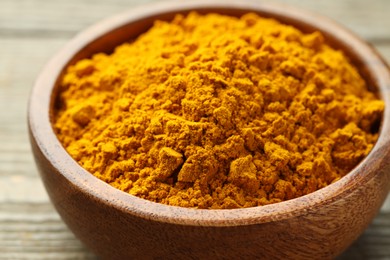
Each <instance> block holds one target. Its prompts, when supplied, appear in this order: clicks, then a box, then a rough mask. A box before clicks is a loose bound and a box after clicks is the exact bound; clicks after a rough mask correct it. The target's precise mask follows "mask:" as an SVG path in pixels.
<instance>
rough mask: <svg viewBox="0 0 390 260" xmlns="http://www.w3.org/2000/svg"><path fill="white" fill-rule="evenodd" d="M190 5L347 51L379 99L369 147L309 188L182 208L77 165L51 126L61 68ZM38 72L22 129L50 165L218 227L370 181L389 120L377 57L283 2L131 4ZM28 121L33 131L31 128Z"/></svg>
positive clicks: (98, 190) (122, 197)
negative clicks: (225, 206) (229, 206)
mask: <svg viewBox="0 0 390 260" xmlns="http://www.w3.org/2000/svg"><path fill="white" fill-rule="evenodd" d="M192 10H195V11H197V12H199V13H209V12H216V13H221V14H226V15H232V16H241V15H243V14H245V13H247V12H256V13H258V14H259V15H261V16H263V17H272V18H275V19H277V20H279V21H280V22H282V23H285V24H290V25H293V26H295V27H297V28H298V29H300V30H301V31H303V32H313V31H316V30H318V31H321V32H322V33H323V34H324V36H325V37H326V42H327V43H328V44H329V45H331V46H332V47H333V48H336V49H341V50H343V51H344V52H345V53H346V54H347V56H348V57H349V58H350V60H351V61H352V63H353V64H354V65H355V66H356V67H357V68H358V70H359V71H360V73H361V74H362V75H363V77H364V78H365V80H366V81H367V84H368V86H369V88H370V90H371V91H374V92H377V94H378V96H379V97H380V98H381V99H383V100H384V101H385V103H386V109H385V112H384V116H383V120H382V123H381V127H380V131H381V134H380V137H379V139H378V142H377V145H376V146H375V147H374V149H373V151H372V152H371V153H370V154H369V156H368V157H366V158H365V159H364V160H363V161H362V162H361V163H360V164H359V165H358V166H357V167H356V168H355V169H354V170H353V171H351V172H350V173H349V174H347V175H346V176H345V177H343V178H342V179H341V180H339V181H338V182H336V183H334V184H331V185H329V186H327V187H325V188H323V189H321V190H318V191H316V192H314V193H311V194H308V195H305V196H302V197H299V198H296V199H293V200H289V201H285V202H280V203H277V204H271V205H267V206H262V207H255V208H245V209H233V210H199V209H187V208H180V207H173V206H167V205H162V204H158V203H154V202H150V201H146V200H143V199H140V198H137V197H134V196H132V195H129V194H127V193H124V192H122V191H119V190H117V189H115V188H113V187H111V186H109V185H108V184H106V183H104V182H102V181H100V180H98V179H97V178H95V177H94V176H92V174H90V173H88V172H87V171H86V170H84V169H82V168H81V166H79V165H78V164H77V163H76V162H75V161H74V160H73V159H72V158H71V157H70V156H69V155H68V154H67V153H66V151H65V149H64V148H63V147H62V146H61V144H60V143H59V141H58V140H57V138H56V136H55V134H54V132H53V130H52V128H51V121H52V120H51V119H52V111H53V108H54V107H55V104H56V99H57V96H58V89H59V88H58V85H59V80H60V79H61V77H62V75H63V73H64V70H65V68H66V67H67V66H69V65H71V64H74V63H76V62H77V61H78V60H80V59H83V58H88V57H91V56H92V55H93V54H95V53H98V52H105V53H110V52H112V51H113V49H114V48H115V46H117V45H119V44H121V43H123V42H126V41H131V40H132V39H134V38H136V37H137V36H138V35H139V34H141V33H142V32H145V31H146V30H147V29H148V28H150V27H151V26H152V24H153V22H154V21H155V20H156V19H160V20H171V19H172V18H173V17H174V15H175V14H177V13H182V14H186V13H188V12H190V11H192ZM44 71H50V72H43V73H42V75H41V76H40V77H39V78H38V81H37V83H36V88H35V89H34V90H33V93H32V97H34V93H35V92H40V93H42V94H41V95H40V96H41V99H40V100H39V101H36V100H34V98H32V99H31V101H30V127H31V129H32V134H33V136H34V137H35V138H36V139H37V142H38V143H39V144H40V146H41V147H44V148H45V149H44V150H45V153H46V154H47V157H48V158H49V160H51V161H52V163H53V165H54V167H56V168H58V169H60V171H61V172H62V174H64V176H65V177H66V178H67V179H68V180H69V181H71V182H72V183H74V184H75V185H76V186H78V187H80V189H83V190H85V192H88V193H90V194H91V196H94V197H96V198H97V199H98V200H101V201H102V203H108V204H111V205H112V206H114V207H116V208H118V209H120V210H124V211H128V212H130V213H131V214H136V215H139V216H142V217H145V218H153V219H156V220H158V221H163V222H171V223H182V224H183V223H186V224H191V225H217V226H218V225H221V226H226V225H244V224H248V223H259V222H269V221H273V220H276V219H284V218H289V217H292V216H295V215H297V214H302V212H303V211H304V210H305V209H308V208H315V207H317V206H319V205H324V204H326V203H330V202H331V201H334V200H336V199H339V198H340V197H341V196H345V195H346V194H347V193H348V191H349V190H351V189H353V188H354V187H356V186H357V185H359V183H361V182H364V181H366V180H368V179H370V178H371V177H372V176H373V174H374V173H372V172H370V171H364V170H362V169H361V168H362V165H364V164H366V163H368V162H369V161H370V160H372V157H373V155H372V154H373V153H374V152H375V151H376V150H378V149H379V148H378V143H380V144H382V143H383V144H384V143H388V141H389V140H388V139H389V138H388V137H385V136H384V133H387V132H388V131H389V123H388V122H387V121H386V120H387V119H386V118H388V116H387V115H388V114H389V108H388V104H389V97H388V95H387V90H386V86H389V85H390V83H389V82H390V79H389V72H388V69H387V67H386V65H385V63H384V62H383V60H382V59H381V58H380V56H379V55H377V53H376V52H375V51H374V50H372V48H370V47H369V46H368V45H367V44H365V43H364V42H363V41H362V40H360V39H359V38H357V37H356V36H355V35H353V34H352V33H350V32H349V31H347V30H345V29H344V28H342V27H340V26H339V25H337V24H336V23H334V22H333V21H331V20H329V19H327V18H324V17H319V16H317V15H314V14H311V13H306V12H303V11H300V10H296V9H293V8H290V7H287V8H286V7H285V6H284V5H275V4H264V3H255V2H246V3H245V2H239V1H233V2H231V3H229V4H226V3H225V2H217V3H215V2H214V3H213V2H211V3H209V2H207V1H196V2H192V1H191V2H183V3H180V4H178V3H175V4H174V3H169V2H166V3H163V2H162V3H160V4H153V8H150V9H149V8H146V7H142V8H138V9H133V10H131V11H129V12H126V13H123V14H120V15H118V16H115V17H113V18H110V19H108V20H105V21H103V22H101V23H99V24H97V25H95V26H93V27H91V28H90V29H88V30H86V31H85V32H82V33H81V34H79V35H78V36H77V37H76V38H75V39H74V40H72V41H71V42H70V43H69V44H68V45H67V46H65V47H64V48H63V50H62V51H60V52H59V53H58V55H57V56H55V57H54V58H53V59H52V60H51V62H50V63H49V64H48V65H47V69H45V70H44ZM38 103H39V104H38ZM36 107H39V109H41V110H43V111H44V114H43V116H42V115H37V114H36V112H35V113H34V112H33V111H36V110H37V109H36ZM38 125H39V127H38ZM34 126H35V127H37V128H38V130H39V131H38V130H34ZM46 144H49V145H46ZM188 212H190V214H188Z"/></svg>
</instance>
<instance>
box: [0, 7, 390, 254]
mask: <svg viewBox="0 0 390 260" xmlns="http://www.w3.org/2000/svg"><path fill="white" fill-rule="evenodd" d="M153 2H156V1H155V0H154V1H153V0H111V1H106V0H0V259H97V258H96V257H95V256H94V255H93V254H92V253H91V252H89V251H88V250H87V249H85V248H84V246H83V245H82V244H81V243H80V242H79V241H78V240H77V239H76V238H75V237H74V235H73V234H72V233H71V232H70V231H69V230H68V229H67V227H66V226H65V224H64V223H63V222H62V221H61V219H60V217H59V216H58V214H57V213H56V212H55V210H54V208H53V207H52V205H51V204H50V201H49V198H48V197H47V195H46V192H45V190H44V187H43V185H42V183H41V181H40V178H39V174H38V171H37V169H36V167H35V164H34V161H33V158H32V154H31V150H30V145H29V140H28V133H27V124H26V112H27V101H28V95H29V92H30V90H31V88H32V86H33V84H34V80H35V78H36V77H37V75H38V73H39V71H40V69H42V67H43V65H44V64H45V63H46V62H47V61H48V59H49V58H50V57H51V56H52V55H53V54H54V53H55V52H56V51H58V50H59V49H60V48H61V46H63V45H64V44H65V43H66V42H68V41H69V39H70V38H72V37H73V36H74V35H75V34H77V33H78V32H79V31H81V30H83V29H85V28H86V27H88V26H89V25H91V24H93V23H95V22H97V21H99V20H101V19H102V18H105V17H108V16H111V15H113V14H115V13H118V12H121V11H123V10H126V9H129V8H132V7H134V6H137V5H141V4H146V3H153ZM268 2H279V3H285V4H288V5H292V6H295V7H300V8H303V9H307V10H311V11H315V12H317V13H319V14H323V15H326V16H328V17H331V18H333V19H334V20H336V21H338V22H339V23H341V24H343V25H344V26H346V27H347V28H349V29H350V30H352V31H354V32H355V33H356V34H358V35H359V36H361V37H362V38H364V39H366V40H367V41H368V42H370V43H371V44H372V45H374V46H375V47H376V48H377V49H378V51H379V52H380V53H381V54H382V55H383V57H384V58H385V59H386V60H387V61H388V62H390V29H389V28H390V1H388V0H372V1H367V0H317V1H311V0H278V1H274V0H268ZM86 214H88V212H86ZM339 259H390V199H388V200H387V202H386V203H385V205H384V206H383V207H382V209H381V212H380V213H379V214H378V216H377V217H376V218H375V220H374V221H373V223H372V224H371V226H370V227H369V228H368V229H367V230H366V231H365V233H364V234H363V235H362V236H361V237H360V238H359V239H358V240H357V241H356V242H355V244H353V245H352V246H351V247H350V248H349V249H348V250H347V251H346V252H345V253H344V254H343V255H342V256H341V257H340V258H339Z"/></svg>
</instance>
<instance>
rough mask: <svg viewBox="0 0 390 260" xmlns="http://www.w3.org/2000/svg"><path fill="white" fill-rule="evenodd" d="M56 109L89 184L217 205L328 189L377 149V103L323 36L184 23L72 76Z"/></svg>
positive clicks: (265, 22) (283, 28)
mask: <svg viewBox="0 0 390 260" xmlns="http://www.w3.org/2000/svg"><path fill="white" fill-rule="evenodd" d="M59 107H60V108H59V109H58V110H57V111H55V116H54V129H55V131H56V133H57V134H58V138H59V139H60V141H61V142H62V143H63V145H64V147H65V148H66V150H67V151H68V152H69V154H70V155H71V156H72V157H73V158H74V159H75V160H77V162H78V163H79V164H80V165H81V166H83V167H84V168H85V169H87V170H88V171H90V172H91V173H92V174H94V175H95V176H96V177H98V178H100V179H101V180H103V181H105V182H107V183H109V184H111V185H112V186H113V187H115V188H118V189H121V190H123V191H125V192H128V193H130V194H133V195H136V196H138V197H141V198H145V199H148V200H152V201H155V202H160V203H164V204H169V205H177V206H184V207H196V208H213V209H221V208H240V207H252V206H259V205H265V204H269V203H275V202H280V201H284V200H288V199H292V198H296V197H299V196H302V195H305V194H308V193H310V192H313V191H316V190H318V189H320V188H322V187H325V186H327V185H329V184H331V183H333V182H335V181H337V180H338V179H340V178H341V177H342V176H344V175H345V174H346V173H348V172H349V171H350V170H351V169H352V168H353V167H355V166H356V165H357V164H358V163H359V162H360V161H361V160H362V158H364V157H365V156H366V155H367V154H368V153H369V151H370V150H371V148H372V147H373V145H374V143H375V141H376V139H377V135H378V134H377V129H375V126H376V125H377V124H378V122H379V120H380V117H381V114H382V111H383V109H384V104H383V102H382V101H380V100H377V98H376V97H375V96H374V94H373V93H371V92H369V91H368V90H367V86H366V83H365V81H364V80H363V79H362V77H361V76H360V75H359V73H358V71H357V70H356V68H354V67H353V66H352V65H351V64H350V62H349V61H348V59H347V58H346V57H345V55H344V54H343V53H342V52H341V51H338V50H334V49H332V48H331V47H329V46H328V45H326V44H325V43H324V37H323V36H322V35H321V33H319V32H314V33H312V34H303V33H302V32H300V31H299V30H297V29H296V28H294V27H291V26H287V25H283V24H280V23H279V22H277V21H275V20H272V19H265V18H260V17H258V16H257V15H255V14H247V15H244V16H243V17H241V18H234V17H228V16H222V15H218V14H208V15H199V14H197V13H190V14H189V15H188V16H187V17H184V16H182V15H177V16H176V17H175V19H174V20H173V21H172V22H163V21H157V22H155V24H154V26H153V27H152V28H151V29H150V30H149V31H148V32H146V33H144V34H143V35H141V36H140V37H139V38H137V39H136V40H135V41H133V42H131V43H125V44H123V45H121V46H119V47H117V48H116V50H115V52H114V53H113V54H111V55H107V54H103V53H99V54H96V55H94V56H93V57H92V58H91V59H85V60H81V61H79V62H78V63H77V64H75V65H74V66H70V67H69V69H68V70H67V73H66V75H65V76H64V78H63V80H62V83H61V90H60V104H59Z"/></svg>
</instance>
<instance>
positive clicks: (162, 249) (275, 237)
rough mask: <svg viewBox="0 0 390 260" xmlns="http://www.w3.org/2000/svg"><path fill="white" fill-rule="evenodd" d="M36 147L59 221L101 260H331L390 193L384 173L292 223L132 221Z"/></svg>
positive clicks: (290, 220)
mask: <svg viewBox="0 0 390 260" xmlns="http://www.w3.org/2000/svg"><path fill="white" fill-rule="evenodd" d="M32 146H33V151H34V155H35V160H36V162H37V165H38V168H39V171H40V174H41V176H42V179H43V182H44V184H45V186H46V189H47V191H48V193H49V196H50V198H51V200H52V202H53V204H54V206H55V208H56V209H57V211H58V212H59V214H60V215H61V217H62V219H63V220H64V221H65V222H66V224H67V225H68V226H69V228H70V229H71V230H72V231H73V232H74V233H75V234H76V236H77V237H78V238H79V239H80V240H81V241H82V242H83V243H85V245H86V246H87V247H89V248H91V249H92V250H93V251H94V252H95V253H96V254H98V255H99V256H101V257H103V258H104V259H129V258H134V259H155V258H161V259H166V258H167V259H170V258H176V259H187V258H188V259H193V258H194V257H195V258H200V259H204V258H211V257H212V258H219V259H220V258H226V259H234V258H243V257H244V258H248V259H252V258H261V259H286V258H289V259H313V257H315V259H330V258H332V257H335V256H337V255H338V254H340V253H341V252H342V251H343V250H344V249H346V248H347V247H348V246H349V245H350V244H351V243H352V242H353V241H354V240H355V239H356V238H357V237H358V236H359V235H360V234H361V233H362V232H363V230H364V229H365V228H366V227H367V225H368V224H369V222H370V221H371V220H372V219H373V217H374V216H375V214H376V213H377V212H378V209H379V208H380V205H381V204H382V203H383V201H384V199H385V198H386V196H387V194H388V190H389V180H390V176H389V172H390V169H389V167H382V169H381V170H380V171H381V172H379V173H378V174H376V175H375V176H374V177H373V178H372V179H370V180H369V181H368V182H366V183H364V184H363V185H361V186H359V187H358V188H357V189H355V190H354V191H353V192H351V193H350V194H348V196H346V197H342V199H338V200H335V201H332V202H330V203H329V204H328V205H322V207H321V208H313V209H308V210H307V211H306V212H302V214H301V215H296V216H292V217H290V218H286V219H282V220H278V221H274V222H267V223H261V220H259V224H249V225H244V226H220V227H215V226H214V227H212V226H189V225H182V224H180V223H178V224H172V223H163V222H157V221H154V220H151V219H146V218H142V217H138V216H135V215H132V214H130V213H129V212H127V211H125V210H121V209H117V208H114V207H112V206H111V205H110V204H109V203H108V202H105V201H101V200H99V199H97V198H94V197H92V196H90V195H88V194H86V193H85V192H83V191H82V190H81V189H80V188H78V187H76V186H74V185H73V184H72V183H71V182H69V181H68V180H67V179H66V178H64V176H63V175H62V174H61V173H59V171H58V170H57V169H56V168H55V167H53V165H52V164H51V163H50V162H49V161H48V160H47V159H46V157H45V156H44V155H43V154H42V152H41V150H40V149H39V147H38V146H37V144H36V143H35V142H32ZM378 166H380V165H378ZM382 166H383V165H382Z"/></svg>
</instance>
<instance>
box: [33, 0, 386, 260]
mask: <svg viewBox="0 0 390 260" xmlns="http://www.w3.org/2000/svg"><path fill="white" fill-rule="evenodd" d="M190 10H197V11H198V12H200V13H208V12H217V13H223V14H227V15H233V16H239V15H242V14H244V13H246V12H249V11H251V12H256V13H259V14H260V15H262V16H265V17H274V18H276V19H278V20H279V21H281V22H283V23H287V24H291V25H294V26H295V27H298V28H299V29H301V30H302V31H304V32H311V31H314V30H320V31H322V33H323V34H324V35H325V36H326V39H327V42H328V44H330V45H332V46H333V47H334V48H339V49H342V50H344V52H345V53H346V54H347V55H348V56H349V57H350V59H351V61H352V62H353V63H354V64H355V65H356V66H357V67H358V69H359V71H360V72H361V74H362V75H363V77H364V78H365V79H366V81H367V83H368V85H369V87H370V88H371V89H372V90H373V91H376V92H377V93H378V96H379V97H380V98H381V99H382V100H384V102H385V105H386V108H385V111H384V114H383V118H382V122H381V125H380V135H379V139H378V141H377V143H376V145H375V147H374V148H373V150H372V151H371V153H370V154H369V155H368V156H367V157H366V158H365V159H364V160H363V161H362V162H361V163H360V164H359V165H358V166H357V167H355V168H354V169H353V170H352V171H351V172H350V173H349V174H347V175H346V176H345V177H343V178H342V179H341V180H339V181H337V182H336V183H334V184H331V185H329V186H327V187H325V188H323V189H321V190H318V191H316V192H313V193H311V194H309V195H306V196H303V197H299V198H296V199H292V200H289V201H285V202H281V203H276V204H272V205H267V206H262V207H253V208H245V209H230V210H207V209H206V210H205V209H189V208H181V207H174V206H167V205H163V204H158V203H154V202H150V201H147V200H143V199H140V198H138V197H135V196H132V195H129V194H127V193H125V192H122V191H120V190H117V189H115V188H113V187H111V186H109V185H108V184H106V183H104V182H102V181H101V180H99V179H97V178H96V177H94V176H93V175H92V174H90V173H89V172H87V171H86V170H84V169H83V168H82V167H80V166H79V165H78V164H77V163H76V161H74V160H73V159H72V158H71V157H70V156H69V155H68V153H67V152H66V151H65V149H64V148H63V147H62V145H61V143H60V142H59V141H58V140H57V137H56V135H55V134H54V132H53V129H52V125H51V122H52V110H53V107H54V106H55V100H56V96H57V92H58V82H59V78H61V76H62V73H63V71H64V68H65V67H67V66H68V65H69V64H73V63H75V62H76V61H78V60H80V59H82V58H85V57H90V56H91V55H92V54H93V53H96V52H110V51H112V49H113V48H114V47H115V46H117V45H119V44H120V43H122V42H124V41H128V40H129V39H132V38H134V37H136V36H137V35H139V34H140V33H142V32H144V31H145V30H147V29H148V28H149V27H150V26H151V25H152V23H153V21H154V20H155V19H164V20H169V19H172V17H173V16H174V14H176V13H187V12H188V11H190ZM389 88H390V75H389V69H388V67H387V65H386V64H385V62H384V61H383V59H382V58H381V57H380V56H379V55H378V53H377V52H376V51H374V50H373V49H372V48H371V47H370V46H369V45H368V44H367V43H365V42H363V41H362V40H361V39H359V38H357V37H356V36H355V35H353V34H352V33H350V32H349V31H347V30H345V29H344V28H342V27H341V26H339V25H337V24H336V23H334V22H333V21H330V20H328V19H326V18H324V17H319V16H318V15H315V14H311V13H307V12H303V11H299V10H296V9H293V8H291V7H287V6H285V5H275V4H269V3H261V2H260V3H257V2H246V1H222V2H220V1H219V2H209V1H183V2H179V1H177V2H174V3H173V2H160V3H155V4H153V5H149V6H144V7H139V8H136V9H133V10H130V11H129V12H126V13H124V14H121V15H118V16H115V17H113V18H111V19H108V20H105V21H103V22H101V23H99V24H97V25H95V26H93V27H92V28H90V29H88V30H86V31H85V32H83V33H81V34H79V35H78V36H77V37H76V38H75V39H73V40H72V41H71V42H70V43H69V44H67V45H66V46H65V47H64V48H63V49H62V50H61V51H60V52H59V53H58V54H57V55H56V56H55V57H54V58H53V59H52V60H51V61H50V62H49V63H48V65H47V66H46V68H45V69H44V70H43V71H42V73H41V74H40V76H39V77H38V79H37V81H36V84H35V86H34V88H33V90H32V93H31V99H30V104H29V113H28V123H29V130H30V140H31V145H32V149H33V152H34V156H35V160H36V163H37V165H38V168H39V171H40V174H41V176H42V179H43V182H44V184H45V186H46V189H47V191H48V193H49V195H50V198H51V200H52V202H53V204H54V206H55V207H56V209H57V210H58V212H59V214H60V215H61V217H62V218H63V220H64V222H65V223H66V224H67V225H68V226H69V228H70V229H71V230H72V231H73V232H74V233H75V234H76V236H77V237H78V238H79V239H80V240H81V241H82V242H84V243H85V245H86V246H87V247H89V248H90V249H92V250H93V251H94V252H95V253H96V254H98V255H99V256H102V257H103V258H105V259H129V258H134V259H152V258H162V259H163V258H177V259H198V258H226V259H235V258H248V259H253V258H265V259H287V258H290V259H329V258H332V257H335V256H336V255H338V254H340V253H341V252H342V251H343V250H345V249H346V248H347V247H348V246H349V245H350V244H351V243H352V242H353V241H354V240H355V239H356V238H357V237H358V236H359V235H360V234H361V233H362V232H363V230H364V229H365V228H366V227H367V226H368V224H369V223H370V221H371V220H372V219H373V218H374V216H375V214H376V213H377V212H378V210H379V208H380V206H381V204H382V202H383V201H384V199H385V198H386V195H387V194H388V191H389V188H390V163H389V162H390V147H389V142H390V96H389Z"/></svg>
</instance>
